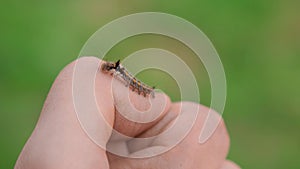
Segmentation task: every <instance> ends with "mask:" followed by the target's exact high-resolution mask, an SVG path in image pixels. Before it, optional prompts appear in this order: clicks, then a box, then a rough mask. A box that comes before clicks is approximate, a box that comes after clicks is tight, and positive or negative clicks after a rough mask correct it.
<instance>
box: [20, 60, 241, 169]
mask: <svg viewBox="0 0 300 169" xmlns="http://www.w3.org/2000/svg"><path fill="white" fill-rule="evenodd" d="M77 62H82V63H84V65H86V66H85V67H84V68H82V70H79V71H82V72H85V73H86V72H89V71H90V70H91V71H92V70H95V69H97V68H98V67H99V64H100V62H101V60H99V59H98V58H95V57H83V58H80V59H78V60H76V61H74V62H72V63H70V64H69V65H67V66H66V67H65V68H64V69H63V70H62V71H61V72H60V74H59V75H58V77H57V78H56V80H55V82H54V83H53V85H52V87H51V90H50V91H49V94H48V96H47V99H46V101H45V103H44V107H43V109H42V111H41V115H40V118H39V120H38V123H37V125H36V127H35V129H34V131H33V133H32V135H31V136H30V138H29V139H28V141H27V143H26V145H25V146H24V148H23V150H22V152H21V154H20V156H19V158H18V160H17V162H16V165H15V168H16V169H41V168H42V169H64V168H72V169H96V168H99V169H109V168H110V169H142V168H145V169H179V168H183V169H186V168H188V169H189V168H192V169H238V168H239V167H238V166H237V165H236V164H234V163H233V162H231V161H228V160H226V156H227V153H228V149H229V136H228V133H227V130H226V127H225V124H224V122H223V120H221V122H220V123H219V125H218V127H217V128H216V130H215V131H214V132H213V135H212V136H211V137H210V138H209V140H208V141H206V142H205V143H203V144H199V143H198V138H199V134H200V131H201V129H202V128H203V125H204V121H205V119H206V117H207V113H208V110H209V108H207V107H205V106H202V105H199V104H196V103H191V102H180V103H172V102H171V101H170V99H169V97H168V96H166V95H165V94H161V93H160V94H159V93H158V94H156V95H155V99H153V101H152V102H151V109H150V112H148V113H151V114H153V115H156V116H157V118H155V119H154V120H152V121H151V122H147V123H138V122H133V121H131V120H129V119H126V118H125V117H124V116H123V115H124V114H125V115H126V114H128V115H129V114H131V115H132V114H133V116H134V115H135V113H133V112H134V110H133V108H132V106H134V107H135V108H136V109H138V110H147V109H149V106H150V104H149V102H148V99H147V98H145V97H144V96H141V95H138V94H137V93H136V92H131V91H129V92H128V90H126V89H127V88H126V87H125V85H124V84H122V83H119V82H116V83H114V85H111V84H112V80H113V77H112V76H110V75H108V74H105V73H103V72H101V71H99V72H97V73H96V77H95V97H96V98H97V99H96V100H97V101H96V102H97V104H98V105H99V107H101V110H102V111H101V113H102V114H103V116H104V117H105V120H106V122H107V124H109V125H110V126H113V128H114V129H115V130H117V131H118V132H120V133H122V134H124V135H127V136H131V137H149V136H154V135H157V134H159V133H162V132H164V131H165V130H166V129H168V128H171V126H172V125H173V124H174V123H175V120H176V118H177V117H178V116H179V115H180V114H187V115H188V114H189V113H191V112H193V110H195V108H196V110H198V116H197V119H196V121H195V125H194V126H193V128H192V129H191V130H190V132H189V133H188V134H187V136H186V137H185V138H184V139H183V140H182V141H181V142H179V143H178V144H177V145H176V146H175V147H173V148H172V149H171V150H169V151H167V152H165V153H162V154H160V155H155V156H153V157H149V158H140V159H137V158H130V157H132V156H136V155H139V154H143V153H144V152H146V151H150V152H151V151H157V150H158V149H164V147H168V146H169V145H168V144H169V141H168V140H167V139H170V138H172V136H174V135H173V134H176V133H179V132H176V130H177V129H174V132H171V133H170V135H169V136H168V137H161V138H158V139H157V140H155V145H154V143H153V144H151V145H146V146H145V145H143V146H141V145H135V144H134V143H131V144H128V140H122V139H121V138H118V137H112V136H111V133H112V129H111V128H109V127H107V126H106V125H105V124H104V123H103V124H97V127H99V130H100V131H102V132H99V133H96V134H97V138H99V139H101V140H100V142H104V143H108V144H109V145H110V146H112V147H118V149H119V150H120V151H123V152H124V153H125V154H126V155H127V156H128V157H127V158H126V157H121V156H118V155H115V154H113V153H110V152H107V151H106V150H105V149H104V148H103V147H101V146H98V145H97V144H96V143H95V141H93V140H92V139H91V138H90V137H89V136H88V134H87V133H86V132H85V130H83V128H82V126H81V123H80V122H79V120H78V118H77V115H76V112H75V109H74V104H73V98H72V97H73V95H72V77H73V71H74V66H75V64H76V63H77ZM83 74H84V73H83ZM84 78H85V76H82V80H83V81H84ZM127 93H129V95H130V99H128V97H127ZM124 100H130V102H131V104H128V103H129V102H128V103H127V102H126V101H124ZM116 107H117V108H116ZM182 107H184V108H182ZM119 111H120V112H121V111H122V113H121V114H122V115H121V114H120V113H119ZM215 115H216V116H218V114H217V113H215ZM145 118H152V117H150V116H149V117H148V116H147V117H145ZM91 123H92V122H91ZM180 125H184V124H180Z"/></svg>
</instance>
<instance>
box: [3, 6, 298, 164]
mask: <svg viewBox="0 0 300 169" xmlns="http://www.w3.org/2000/svg"><path fill="white" fill-rule="evenodd" d="M299 9H300V1H298V0H251V1H250V0H247V1H237V0H229V1H221V0H216V1H209V0H204V1H201V2H200V1H196V0H194V1H191V0H190V1H182V2H178V1H163V0H151V1H141V0H133V1H127V2H125V1H122V0H119V1H115V0H113V1H108V0H107V1H99V0H87V1H79V0H72V1H70V0H66V1H60V0H52V1H35V0H27V1H21V0H12V1H3V0H1V5H0V21H1V22H0V24H1V25H0V30H1V38H0V49H1V50H0V132H1V135H0V168H1V169H2V168H3V169H4V168H13V166H14V163H15V161H16V160H17V157H18V154H19V153H20V151H21V150H22V147H23V145H24V144H25V142H26V140H27V139H28V137H29V136H30V134H31V132H32V130H33V129H34V126H35V124H36V122H37V119H38V117H39V113H40V110H41V108H42V106H43V102H44V100H45V98H46V96H47V92H48V91H49V88H50V86H51V84H52V82H53V81H54V79H55V77H56V76H57V74H58V73H59V71H60V70H61V69H62V68H63V67H64V66H65V65H66V64H68V63H69V62H71V61H72V60H74V59H76V57H77V56H78V54H79V51H80V49H81V47H82V46H83V44H84V43H85V41H86V40H87V39H88V38H89V37H90V36H91V35H92V34H93V33H94V32H95V31H96V30H97V29H99V28H100V27H101V26H103V25H105V24H106V23H108V22H110V21H112V20H113V19H116V18H118V17H121V16H124V15H128V14H132V13H136V12H146V11H152V12H165V13H170V14H174V15H177V16H179V17H182V18H184V19H186V20H188V21H190V22H192V23H193V24H195V25H196V26H198V27H199V28H200V29H201V30H202V31H203V32H204V33H205V34H206V35H207V36H208V37H209V38H210V40H211V41H212V43H213V44H214V46H215V48H216V49H217V51H218V53H219V55H220V58H221V60H222V62H223V65H224V68H225V71H226V72H225V73H226V76H227V84H228V95H227V104H226V108H225V111H224V114H223V117H224V119H225V121H226V124H227V127H228V130H229V132H230V136H231V149H230V152H229V156H228V158H229V159H232V160H234V161H236V162H237V163H238V164H239V165H241V166H242V167H243V168H255V169H282V168H287V169H298V168H300V162H299V157H300V134H299V129H300V112H299V108H300V107H299V103H300V97H299V96H300V78H299V75H300V12H299ZM149 47H153V48H163V49H166V50H169V51H172V52H173V53H175V54H177V55H178V56H180V57H182V58H183V59H184V60H185V61H186V62H188V63H189V64H190V65H191V67H192V70H193V72H194V73H195V74H196V76H197V81H198V82H199V84H200V85H199V90H200V92H201V103H202V104H205V105H207V106H209V103H210V84H209V82H208V77H207V75H206V72H205V69H204V68H203V66H202V65H201V62H200V61H199V60H197V59H195V58H196V57H195V56H194V54H193V52H191V51H190V50H189V49H188V48H187V47H186V46H185V45H183V44H181V43H179V42H178V41H176V40H174V39H170V38H167V37H162V36H156V35H143V36H136V37H132V38H129V39H126V40H124V41H122V42H121V43H119V44H117V45H116V46H115V47H114V48H113V49H112V50H111V51H110V52H109V53H108V54H107V60H115V59H118V58H124V57H126V56H127V55H129V54H130V53H132V52H134V51H137V50H140V49H143V48H149ZM199 65H200V66H199ZM161 74H164V73H162V72H155V71H152V72H151V71H150V72H149V71H145V72H141V73H140V74H138V76H139V77H140V78H141V79H142V80H143V81H145V82H146V83H150V84H151V83H155V84H156V85H157V86H158V87H159V88H161V89H163V90H164V91H165V92H166V93H168V94H169V95H170V96H171V98H172V100H173V101H177V100H180V97H179V94H178V88H177V86H176V83H175V82H174V80H173V79H172V78H171V77H167V75H164V76H166V78H164V79H163V80H157V79H156V81H154V80H153V79H155V78H153V77H155V76H157V75H161ZM199 158H201V157H199Z"/></svg>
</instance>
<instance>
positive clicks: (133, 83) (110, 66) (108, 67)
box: [101, 60, 155, 98]
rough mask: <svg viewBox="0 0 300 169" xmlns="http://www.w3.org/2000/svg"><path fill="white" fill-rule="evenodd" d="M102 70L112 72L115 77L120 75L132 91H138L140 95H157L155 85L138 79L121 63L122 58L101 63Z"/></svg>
mask: <svg viewBox="0 0 300 169" xmlns="http://www.w3.org/2000/svg"><path fill="white" fill-rule="evenodd" d="M101 70H102V72H104V73H111V75H114V77H119V78H120V79H121V80H123V81H124V82H125V86H126V87H129V88H130V89H131V90H132V91H136V92H137V93H138V94H139V95H140V94H142V95H143V96H144V97H147V96H149V95H151V97H152V98H154V97H155V95H154V89H155V87H154V86H153V87H150V86H147V85H146V84H144V83H142V82H141V81H140V80H138V79H136V78H135V77H134V76H133V75H131V74H130V73H129V72H128V71H127V70H126V69H125V68H124V67H123V66H122V65H121V64H120V60H118V61H117V62H104V63H103V64H102V65H101Z"/></svg>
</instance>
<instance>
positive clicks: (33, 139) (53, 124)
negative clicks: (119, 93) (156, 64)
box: [15, 57, 114, 169]
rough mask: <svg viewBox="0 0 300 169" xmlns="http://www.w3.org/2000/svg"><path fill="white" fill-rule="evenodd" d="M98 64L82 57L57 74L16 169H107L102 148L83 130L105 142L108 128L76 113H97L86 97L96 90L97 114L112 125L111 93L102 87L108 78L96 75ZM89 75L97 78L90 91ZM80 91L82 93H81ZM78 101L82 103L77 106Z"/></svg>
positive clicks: (95, 59)
mask: <svg viewBox="0 0 300 169" xmlns="http://www.w3.org/2000/svg"><path fill="white" fill-rule="evenodd" d="M99 62H100V60H99V59H97V58H94V57H83V58H80V59H78V60H76V61H74V62H72V63H71V64H69V65H67V66H66V67H65V68H64V69H63V70H62V71H61V72H60V74H59V75H58V77H57V78H56V80H55V82H54V83H53V85H52V87H51V90H50V92H49V94H48V96H47V99H46V101H45V104H44V107H43V110H42V112H41V115H40V118H39V120H38V123H37V125H36V127H35V129H34V131H33V133H32V135H31V136H30V138H29V140H28V141H27V143H26V145H25V146H24V148H23V150H22V152H21V154H20V156H19V159H18V161H17V163H16V166H15V168H31V169H32V168H44V169H48V168H49V169H50V168H56V169H57V168H74V169H76V168H108V161H107V157H106V153H105V149H102V148H101V147H99V146H97V145H96V144H95V140H92V139H90V138H91V137H88V135H87V132H86V131H85V130H88V131H89V130H90V129H91V128H93V129H94V130H93V131H92V132H88V133H92V135H93V132H94V133H97V138H96V139H98V141H99V140H100V142H106V141H107V140H108V138H109V136H110V132H111V129H110V128H109V127H107V125H106V124H105V123H99V124H95V122H96V121H95V119H97V118H92V116H90V115H89V116H84V114H79V113H78V112H87V113H86V114H89V113H90V112H92V113H94V115H95V114H96V113H98V112H99V111H97V109H95V108H93V107H90V106H91V105H90V104H89V101H90V100H88V99H87V98H86V97H87V96H88V95H89V94H90V93H89V92H90V91H95V92H93V93H97V94H101V95H102V96H101V97H97V98H99V99H98V100H97V103H99V104H100V103H101V105H99V106H100V107H101V110H100V112H103V114H102V115H103V117H104V118H105V121H106V123H108V124H109V125H110V126H112V125H113V121H114V113H113V112H114V107H113V101H112V97H111V96H112V94H110V91H111V90H110V89H109V88H110V85H105V83H109V80H110V79H109V78H107V76H102V75H101V74H99V73H97V69H98V65H99ZM91 76H93V77H94V76H99V77H96V78H94V79H95V81H93V82H94V83H93V84H96V85H94V86H96V87H94V88H92V89H90V88H87V87H89V86H87V85H88V83H87V82H89V81H88V80H89V79H90V78H91ZM99 83H102V84H101V85H99ZM97 84H98V85H97ZM82 88H85V91H81V90H80V89H82ZM78 96H80V97H78ZM79 102H81V103H82V104H81V105H79V106H78V105H76V103H79ZM98 115H99V114H98ZM78 117H79V118H78ZM87 124H89V125H87Z"/></svg>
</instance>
